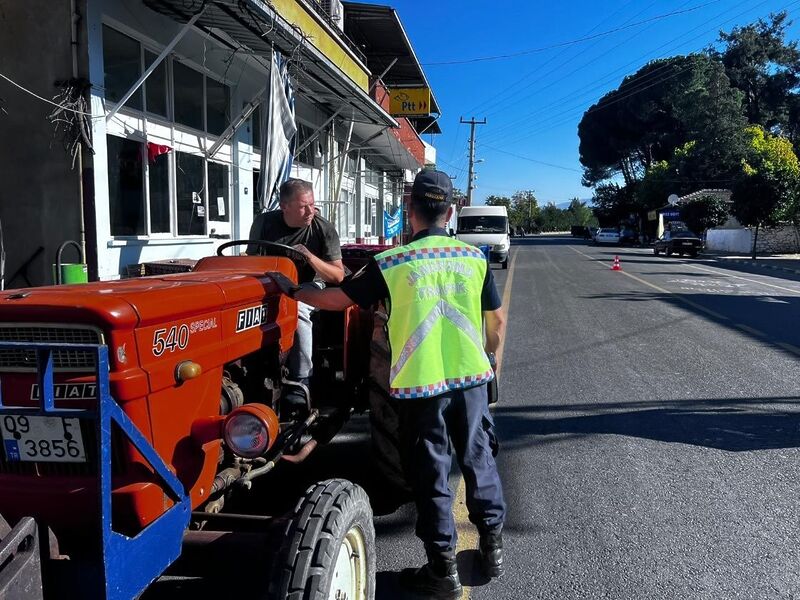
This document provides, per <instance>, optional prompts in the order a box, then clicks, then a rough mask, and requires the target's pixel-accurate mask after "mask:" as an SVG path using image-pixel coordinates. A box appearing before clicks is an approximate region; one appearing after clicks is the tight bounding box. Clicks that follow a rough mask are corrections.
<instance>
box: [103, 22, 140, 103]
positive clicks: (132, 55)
mask: <svg viewBox="0 0 800 600" xmlns="http://www.w3.org/2000/svg"><path fill="white" fill-rule="evenodd" d="M141 64H142V63H141V47H140V45H139V42H137V41H136V40H134V39H133V38H130V37H128V36H127V35H125V34H122V33H120V32H118V31H115V30H114V29H111V28H110V27H106V26H103V65H104V70H105V72H104V86H105V96H106V100H110V101H111V102H119V101H120V100H122V97H123V96H124V95H125V94H126V92H127V91H128V90H129V89H130V88H131V86H132V85H133V84H134V83H136V81H137V80H138V79H139V77H140V76H141V74H142V71H141ZM125 106H127V107H128V108H135V109H137V110H142V89H141V88H139V89H138V90H136V93H134V94H133V96H131V97H130V99H129V100H128V102H127V103H126V104H125Z"/></svg>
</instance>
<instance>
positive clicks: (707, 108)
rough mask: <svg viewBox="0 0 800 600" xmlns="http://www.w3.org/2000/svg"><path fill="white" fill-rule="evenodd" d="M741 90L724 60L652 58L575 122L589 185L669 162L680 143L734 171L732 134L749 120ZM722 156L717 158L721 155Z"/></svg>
mask: <svg viewBox="0 0 800 600" xmlns="http://www.w3.org/2000/svg"><path fill="white" fill-rule="evenodd" d="M741 102H742V98H741V93H740V92H738V91H737V90H732V89H731V87H730V82H729V80H728V78H727V76H726V74H725V70H724V68H723V67H722V65H721V64H720V63H718V62H717V61H715V60H714V59H712V58H711V57H709V56H707V55H705V54H690V55H688V56H675V57H672V58H667V59H661V60H656V61H653V62H651V63H649V64H647V65H645V66H644V67H642V68H641V69H639V70H638V71H637V72H636V73H634V74H633V75H630V76H628V77H625V79H624V80H623V81H622V84H620V86H619V88H617V89H616V90H613V91H611V92H609V93H608V94H606V95H605V96H603V97H602V98H601V99H600V101H599V102H598V103H597V104H595V105H593V106H592V107H591V108H589V110H587V111H586V113H585V114H584V115H583V118H582V119H581V122H580V124H579V125H578V136H579V138H580V147H579V150H580V160H581V164H582V165H583V166H584V169H585V170H584V184H585V185H588V186H595V185H597V184H599V183H602V182H603V181H606V180H609V179H612V178H613V177H615V176H617V175H621V176H622V178H623V181H624V183H625V185H626V186H632V185H634V184H635V183H636V182H637V181H639V180H640V179H641V178H642V177H643V176H644V175H645V173H646V172H647V170H648V169H650V168H651V167H652V166H653V165H654V164H655V163H657V162H659V161H664V160H667V161H668V160H670V159H671V158H672V156H673V153H674V150H675V148H678V147H680V146H682V145H683V144H685V143H687V142H689V141H693V140H695V141H698V143H699V144H702V145H703V148H704V150H705V149H707V150H708V152H709V154H708V156H709V157H710V158H714V159H715V162H717V163H719V162H721V163H723V167H724V168H721V169H720V168H717V169H716V170H715V169H706V171H707V172H706V173H703V175H704V176H705V177H708V176H710V175H713V176H716V175H717V174H718V172H719V171H730V170H731V169H732V168H733V167H732V165H736V164H738V162H737V160H736V159H740V158H741V154H739V156H738V157H736V159H734V160H732V161H731V160H730V159H727V155H728V154H729V153H728V152H727V149H728V148H729V147H730V145H731V143H730V140H731V138H732V137H735V135H734V134H733V133H732V132H740V131H741V129H742V128H743V127H744V125H745V124H746V122H745V120H744V117H743V115H742V104H741ZM717 155H719V158H717Z"/></svg>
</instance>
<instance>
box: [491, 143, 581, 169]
mask: <svg viewBox="0 0 800 600" xmlns="http://www.w3.org/2000/svg"><path fill="white" fill-rule="evenodd" d="M481 148H486V149H487V150H492V151H494V152H500V153H501V154H508V155H509V156H513V157H514V158H519V159H520V160H527V161H528V162H532V163H536V164H537V165H544V166H546V167H551V168H553V169H562V170H564V171H572V172H574V173H583V171H582V170H580V169H574V168H572V167H564V166H562V165H554V164H553V163H549V162H545V161H543V160H537V159H535V158H530V157H528V156H522V155H521V154H515V153H514V152H509V151H508V150H501V149H500V148H495V147H494V146H487V145H485V144H481Z"/></svg>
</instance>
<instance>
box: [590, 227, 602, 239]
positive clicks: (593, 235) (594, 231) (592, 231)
mask: <svg viewBox="0 0 800 600" xmlns="http://www.w3.org/2000/svg"><path fill="white" fill-rule="evenodd" d="M598 233H600V228H599V227H589V237H590V238H591V240H592V242H596V241H597V234H598Z"/></svg>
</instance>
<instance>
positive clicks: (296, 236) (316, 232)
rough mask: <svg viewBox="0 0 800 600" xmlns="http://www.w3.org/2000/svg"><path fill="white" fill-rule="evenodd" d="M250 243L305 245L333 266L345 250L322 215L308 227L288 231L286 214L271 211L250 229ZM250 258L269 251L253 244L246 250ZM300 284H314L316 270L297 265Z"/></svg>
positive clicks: (254, 222) (279, 211) (301, 264)
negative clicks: (333, 262) (285, 219)
mask: <svg viewBox="0 0 800 600" xmlns="http://www.w3.org/2000/svg"><path fill="white" fill-rule="evenodd" d="M248 239H251V240H264V241H267V242H277V243H279V244H286V245H287V246H295V245H297V244H303V246H305V247H306V248H308V250H309V251H310V252H311V254H313V255H314V256H316V257H317V258H320V259H322V260H324V261H325V262H332V261H334V260H340V259H341V258H342V247H341V245H340V244H339V234H338V233H336V229H335V228H334V226H333V225H331V223H330V222H329V221H327V220H325V219H323V218H322V217H320V216H319V215H316V216H315V217H314V220H313V221H311V225H309V226H308V227H289V226H288V225H287V224H286V221H284V219H283V211H281V210H271V211H269V212H265V213H261V214H260V215H258V216H257V217H256V218H255V220H254V221H253V225H252V226H251V227H250V237H249V238H248ZM247 253H248V254H251V255H253V254H269V253H270V252H269V250H266V249H264V248H259V246H258V245H256V244H253V245H249V246H247ZM297 271H298V272H297V277H298V283H307V282H309V281H313V280H314V275H315V272H314V269H312V268H311V266H310V265H309V264H308V263H306V262H304V261H297Z"/></svg>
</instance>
